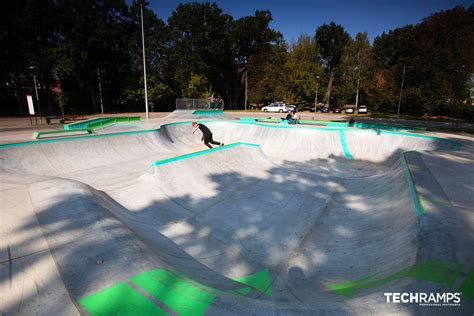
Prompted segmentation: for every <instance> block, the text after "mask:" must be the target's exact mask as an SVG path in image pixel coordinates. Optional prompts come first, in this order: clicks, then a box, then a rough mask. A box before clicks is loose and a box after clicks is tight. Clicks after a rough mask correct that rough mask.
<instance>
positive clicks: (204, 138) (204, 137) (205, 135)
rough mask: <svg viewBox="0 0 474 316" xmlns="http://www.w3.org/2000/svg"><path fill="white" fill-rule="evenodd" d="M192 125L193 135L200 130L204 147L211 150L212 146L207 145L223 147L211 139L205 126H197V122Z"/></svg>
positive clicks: (210, 134)
mask: <svg viewBox="0 0 474 316" xmlns="http://www.w3.org/2000/svg"><path fill="white" fill-rule="evenodd" d="M192 125H193V134H194V132H196V131H197V130H198V129H200V130H201V132H202V138H201V140H202V141H204V145H206V146H207V147H209V148H212V146H211V145H209V143H211V144H214V145H219V146H224V143H219V142H216V141H214V140H213V139H212V132H211V130H210V129H209V128H208V127H207V126H206V125H204V124H198V123H197V122H193V124H192Z"/></svg>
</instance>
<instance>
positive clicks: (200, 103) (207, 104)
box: [176, 99, 224, 110]
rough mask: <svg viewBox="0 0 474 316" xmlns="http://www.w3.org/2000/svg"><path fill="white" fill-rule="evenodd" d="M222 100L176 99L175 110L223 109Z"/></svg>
mask: <svg viewBox="0 0 474 316" xmlns="http://www.w3.org/2000/svg"><path fill="white" fill-rule="evenodd" d="M223 109H224V100H222V99H221V100H220V101H217V100H215V101H213V102H211V100H210V99H176V110H223Z"/></svg>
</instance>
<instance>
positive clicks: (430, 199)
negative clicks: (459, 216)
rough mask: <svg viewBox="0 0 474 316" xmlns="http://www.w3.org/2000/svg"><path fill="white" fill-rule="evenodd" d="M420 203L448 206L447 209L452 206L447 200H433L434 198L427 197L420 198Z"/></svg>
mask: <svg viewBox="0 0 474 316" xmlns="http://www.w3.org/2000/svg"><path fill="white" fill-rule="evenodd" d="M420 201H421V202H422V204H425V203H426V202H430V203H433V204H437V205H443V206H449V207H452V206H453V204H451V202H450V201H449V200H440V199H435V198H431V197H427V196H420Z"/></svg>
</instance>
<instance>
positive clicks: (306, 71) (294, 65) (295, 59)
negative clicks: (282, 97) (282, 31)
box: [287, 35, 323, 105]
mask: <svg viewBox="0 0 474 316" xmlns="http://www.w3.org/2000/svg"><path fill="white" fill-rule="evenodd" d="M287 69H288V82H287V87H288V98H287V101H288V102H290V103H296V104H300V105H306V104H308V103H314V100H315V94H316V91H315V90H316V76H318V75H319V76H321V75H322V67H321V64H320V63H319V59H318V51H317V47H316V43H315V41H314V39H313V38H311V37H310V36H307V35H301V36H300V37H299V38H298V41H297V42H296V43H294V44H293V45H291V49H290V51H289V53H288V62H287ZM322 92H323V91H321V90H320V91H319V93H320V95H321V94H322Z"/></svg>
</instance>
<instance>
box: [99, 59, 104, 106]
mask: <svg viewBox="0 0 474 316" xmlns="http://www.w3.org/2000/svg"><path fill="white" fill-rule="evenodd" d="M97 79H98V80H99V95H100V109H101V110H102V115H104V102H102V85H101V84H100V70H99V67H97Z"/></svg>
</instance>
